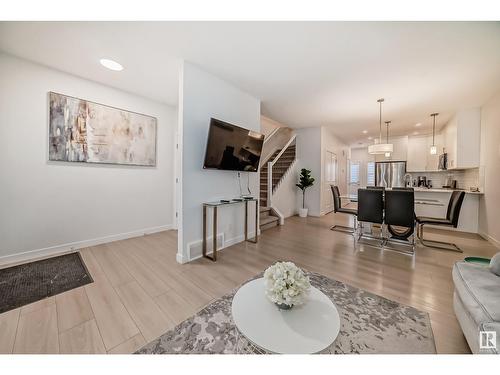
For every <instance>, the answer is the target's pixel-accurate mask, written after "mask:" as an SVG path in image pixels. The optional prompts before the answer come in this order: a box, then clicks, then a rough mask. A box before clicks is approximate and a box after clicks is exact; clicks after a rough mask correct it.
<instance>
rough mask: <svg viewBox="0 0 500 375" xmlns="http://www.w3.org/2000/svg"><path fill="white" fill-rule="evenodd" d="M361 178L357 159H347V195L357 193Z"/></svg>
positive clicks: (359, 164)
mask: <svg viewBox="0 0 500 375" xmlns="http://www.w3.org/2000/svg"><path fill="white" fill-rule="evenodd" d="M360 178H361V163H360V162H359V161H353V160H349V177H348V181H349V186H348V189H349V191H348V194H349V195H356V196H357V195H358V189H359V186H360V182H361V181H360Z"/></svg>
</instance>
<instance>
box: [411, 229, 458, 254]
mask: <svg viewBox="0 0 500 375" xmlns="http://www.w3.org/2000/svg"><path fill="white" fill-rule="evenodd" d="M418 239H419V241H420V243H421V244H422V245H424V246H425V247H430V248H433V249H439V250H448V251H456V252H459V253H463V252H464V251H463V250H462V249H461V248H459V247H458V246H457V245H456V244H455V243H453V242H445V241H437V240H426V239H424V224H420V234H419V236H418ZM440 245H444V246H440Z"/></svg>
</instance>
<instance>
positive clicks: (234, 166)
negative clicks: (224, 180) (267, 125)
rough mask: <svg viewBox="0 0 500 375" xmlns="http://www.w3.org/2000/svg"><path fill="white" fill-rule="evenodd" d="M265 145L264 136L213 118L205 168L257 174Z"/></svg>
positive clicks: (209, 132)
mask: <svg viewBox="0 0 500 375" xmlns="http://www.w3.org/2000/svg"><path fill="white" fill-rule="evenodd" d="M263 144H264V135H263V134H260V133H257V132H254V131H253V130H248V129H244V128H240V127H239V126H236V125H233V124H229V123H227V122H224V121H221V120H217V119H214V118H212V119H210V129H209V131H208V140H207V148H206V151H205V163H204V164H203V168H205V169H222V170H229V171H245V172H257V171H258V170H259V162H260V154H261V152H262V145H263Z"/></svg>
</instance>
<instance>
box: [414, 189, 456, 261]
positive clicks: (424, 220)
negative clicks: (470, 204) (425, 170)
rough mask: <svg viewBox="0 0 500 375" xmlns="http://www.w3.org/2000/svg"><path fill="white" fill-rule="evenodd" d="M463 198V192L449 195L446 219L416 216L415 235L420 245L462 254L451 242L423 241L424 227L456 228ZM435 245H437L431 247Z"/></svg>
mask: <svg viewBox="0 0 500 375" xmlns="http://www.w3.org/2000/svg"><path fill="white" fill-rule="evenodd" d="M464 198H465V192H463V191H456V190H455V191H454V192H453V193H451V197H450V201H449V202H448V210H447V212H446V218H436V217H427V216H417V225H418V228H417V234H418V239H419V240H420V242H421V243H422V245H424V246H427V247H433V248H435V249H441V250H450V251H458V252H460V253H463V251H462V249H460V248H459V247H458V246H457V245H456V244H454V243H451V242H443V241H435V240H424V225H426V224H428V225H439V226H446V227H453V228H456V227H457V226H458V218H459V216H460V210H461V208H462V203H463V201H464ZM432 244H437V245H432ZM439 245H447V246H451V248H450V247H445V246H439Z"/></svg>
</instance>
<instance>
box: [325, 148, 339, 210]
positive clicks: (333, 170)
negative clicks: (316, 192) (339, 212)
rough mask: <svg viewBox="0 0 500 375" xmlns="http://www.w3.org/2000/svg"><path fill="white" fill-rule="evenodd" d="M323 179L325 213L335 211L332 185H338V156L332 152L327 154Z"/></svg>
mask: <svg viewBox="0 0 500 375" xmlns="http://www.w3.org/2000/svg"><path fill="white" fill-rule="evenodd" d="M324 166H325V167H324V168H325V170H324V176H325V177H324V179H323V212H324V213H325V214H326V213H328V212H331V211H333V195H332V188H331V185H337V155H335V154H334V153H333V152H331V151H328V150H327V151H326V152H325V164H324Z"/></svg>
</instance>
